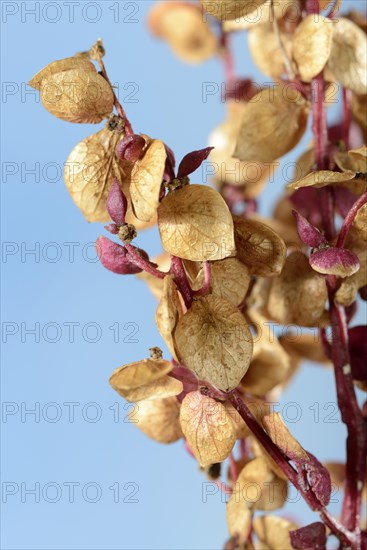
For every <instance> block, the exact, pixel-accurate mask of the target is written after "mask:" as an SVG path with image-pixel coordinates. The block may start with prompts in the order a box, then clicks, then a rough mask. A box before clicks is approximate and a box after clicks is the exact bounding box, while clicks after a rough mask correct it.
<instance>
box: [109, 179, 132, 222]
mask: <svg viewBox="0 0 367 550" xmlns="http://www.w3.org/2000/svg"><path fill="white" fill-rule="evenodd" d="M106 207H107V211H108V213H109V215H110V216H111V219H112V220H113V221H114V222H115V224H117V225H123V224H124V223H125V216H126V212H127V207H128V204H127V200H126V197H125V195H124V194H123V192H122V191H121V188H120V185H119V182H118V179H117V178H114V180H113V182H112V185H111V189H110V192H109V194H108V197H107V202H106Z"/></svg>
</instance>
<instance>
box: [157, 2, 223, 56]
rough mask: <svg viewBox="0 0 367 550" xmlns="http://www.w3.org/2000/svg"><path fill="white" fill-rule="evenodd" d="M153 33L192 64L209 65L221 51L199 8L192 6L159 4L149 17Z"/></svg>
mask: <svg viewBox="0 0 367 550" xmlns="http://www.w3.org/2000/svg"><path fill="white" fill-rule="evenodd" d="M148 25H149V28H150V30H151V32H152V33H153V34H154V35H155V36H157V37H159V38H163V39H164V40H167V42H168V44H169V45H170V47H171V48H172V50H173V51H174V53H175V54H176V55H177V56H178V57H179V58H180V59H182V60H183V61H185V62H188V63H201V62H203V61H206V60H207V59H209V58H210V57H212V56H213V55H215V53H216V52H217V50H218V39H217V37H216V36H215V34H214V33H213V31H212V30H211V28H210V26H209V24H208V23H207V22H206V21H204V19H203V16H202V12H201V10H200V8H199V6H197V5H195V4H191V3H190V2H183V1H180V2H159V3H157V4H155V5H154V7H153V9H152V10H151V11H150V13H149V19H148Z"/></svg>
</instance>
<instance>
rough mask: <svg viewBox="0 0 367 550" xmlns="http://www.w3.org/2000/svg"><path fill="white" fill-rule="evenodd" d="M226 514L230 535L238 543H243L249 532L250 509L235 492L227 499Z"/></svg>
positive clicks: (250, 521) (250, 522)
mask: <svg viewBox="0 0 367 550" xmlns="http://www.w3.org/2000/svg"><path fill="white" fill-rule="evenodd" d="M226 515H227V525H228V531H229V533H230V535H232V536H233V537H236V541H238V542H239V543H245V542H246V540H247V539H248V537H249V535H250V533H251V524H252V511H251V509H250V507H249V506H248V505H247V502H246V501H244V500H243V499H241V498H240V497H239V496H238V493H236V492H234V493H232V495H231V498H230V499H229V501H228V504H227V510H226Z"/></svg>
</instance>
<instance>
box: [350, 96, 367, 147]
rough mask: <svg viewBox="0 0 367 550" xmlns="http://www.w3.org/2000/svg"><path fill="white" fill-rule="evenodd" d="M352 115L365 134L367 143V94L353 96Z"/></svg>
mask: <svg viewBox="0 0 367 550" xmlns="http://www.w3.org/2000/svg"><path fill="white" fill-rule="evenodd" d="M352 114H353V117H354V119H355V120H356V121H357V122H358V124H359V125H360V126H361V128H362V130H363V132H364V136H365V141H367V94H364V95H357V94H353V97H352Z"/></svg>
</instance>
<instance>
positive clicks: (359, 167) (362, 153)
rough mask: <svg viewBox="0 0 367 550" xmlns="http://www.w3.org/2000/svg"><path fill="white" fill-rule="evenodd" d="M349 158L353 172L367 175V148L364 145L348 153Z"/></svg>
mask: <svg viewBox="0 0 367 550" xmlns="http://www.w3.org/2000/svg"><path fill="white" fill-rule="evenodd" d="M348 156H349V157H350V159H351V162H352V165H353V170H355V171H356V172H360V173H362V174H366V173H367V147H366V146H365V145H363V146H362V147H359V148H358V149H351V150H350V151H348Z"/></svg>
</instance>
